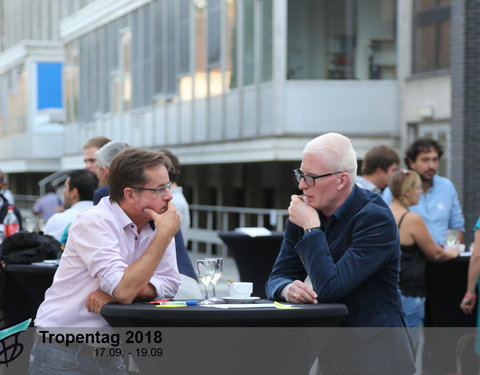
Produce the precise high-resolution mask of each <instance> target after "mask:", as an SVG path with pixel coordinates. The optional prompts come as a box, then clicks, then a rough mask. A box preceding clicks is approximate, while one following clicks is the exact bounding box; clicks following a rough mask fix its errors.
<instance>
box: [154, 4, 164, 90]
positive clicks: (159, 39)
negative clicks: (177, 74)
mask: <svg viewBox="0 0 480 375" xmlns="http://www.w3.org/2000/svg"><path fill="white" fill-rule="evenodd" d="M154 12H155V29H154V33H155V39H154V40H155V89H154V90H155V93H156V94H159V93H162V92H163V74H162V72H163V60H162V58H163V45H164V43H163V18H162V16H163V0H162V1H156V2H155V4H154Z"/></svg>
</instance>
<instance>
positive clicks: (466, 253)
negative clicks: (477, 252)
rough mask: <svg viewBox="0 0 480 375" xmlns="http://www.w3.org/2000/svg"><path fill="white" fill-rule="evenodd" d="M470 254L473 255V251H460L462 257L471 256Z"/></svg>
mask: <svg viewBox="0 0 480 375" xmlns="http://www.w3.org/2000/svg"><path fill="white" fill-rule="evenodd" d="M470 255H472V252H471V251H464V252H463V253H460V256H461V257H469V256H470Z"/></svg>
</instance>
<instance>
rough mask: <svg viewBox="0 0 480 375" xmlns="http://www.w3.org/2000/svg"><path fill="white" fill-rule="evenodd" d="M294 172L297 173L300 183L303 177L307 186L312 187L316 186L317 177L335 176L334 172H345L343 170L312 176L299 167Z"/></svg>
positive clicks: (296, 177)
mask: <svg viewBox="0 0 480 375" xmlns="http://www.w3.org/2000/svg"><path fill="white" fill-rule="evenodd" d="M293 173H295V179H296V180H297V182H298V183H300V181H302V178H303V180H304V181H305V183H306V184H307V186H308V187H312V186H315V180H316V179H317V178H322V177H328V176H333V175H334V174H339V173H343V171H337V172H330V173H325V174H321V175H320V176H310V175H309V174H305V173H303V172H302V170H301V169H300V168H298V169H295V170H294V171H293Z"/></svg>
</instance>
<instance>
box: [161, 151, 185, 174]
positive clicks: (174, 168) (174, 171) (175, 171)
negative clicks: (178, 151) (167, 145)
mask: <svg viewBox="0 0 480 375" xmlns="http://www.w3.org/2000/svg"><path fill="white" fill-rule="evenodd" d="M160 153H162V154H164V155H165V156H166V157H167V158H168V159H170V163H171V164H172V167H171V168H170V169H169V170H168V177H169V178H170V181H171V182H177V181H178V177H179V176H180V170H181V167H180V162H179V161H178V158H177V157H176V156H175V155H174V154H172V153H171V152H170V151H168V150H167V149H162V150H160Z"/></svg>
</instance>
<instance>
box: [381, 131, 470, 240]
mask: <svg viewBox="0 0 480 375" xmlns="http://www.w3.org/2000/svg"><path fill="white" fill-rule="evenodd" d="M442 154H443V149H442V146H441V145H440V144H439V143H438V142H437V141H436V140H434V139H430V138H418V139H417V140H416V141H415V142H413V143H412V144H411V145H410V147H409V148H408V149H407V151H406V152H405V165H406V166H407V167H408V168H409V169H411V170H414V171H415V172H417V173H418V174H419V175H420V178H421V180H422V193H421V194H420V200H419V201H418V204H416V205H414V206H411V207H410V211H412V212H415V213H417V214H419V215H420V216H421V217H422V219H423V221H424V222H425V224H426V225H427V228H428V231H429V232H430V235H431V236H432V237H433V240H434V241H435V242H436V243H437V244H439V245H442V244H445V239H446V237H447V234H448V230H449V229H455V230H457V231H458V232H457V235H458V242H459V243H462V239H463V232H464V231H465V227H464V226H465V219H464V218H463V214H462V208H461V207H460V203H459V201H458V195H457V191H456V190H455V186H454V185H453V183H452V181H450V180H449V179H448V178H445V177H440V176H438V175H437V170H438V162H439V159H440V158H441V157H442ZM383 198H384V199H385V201H386V202H387V203H388V204H390V202H391V201H392V193H391V191H390V189H388V188H386V189H385V190H384V192H383Z"/></svg>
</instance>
